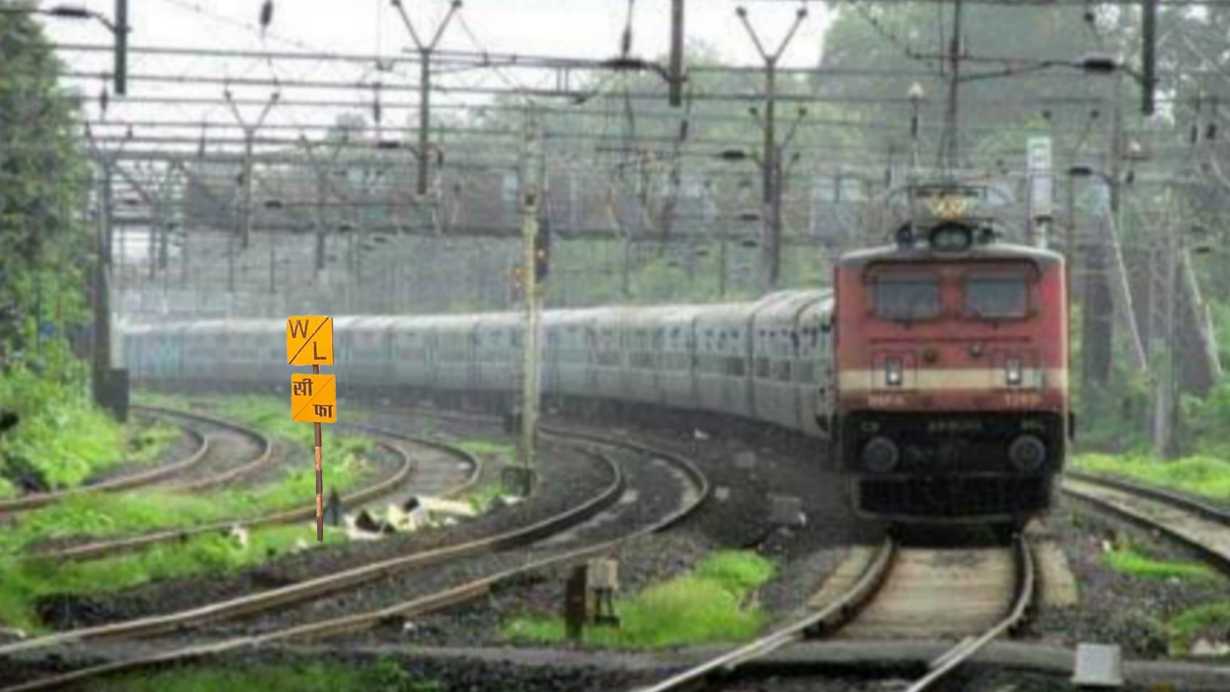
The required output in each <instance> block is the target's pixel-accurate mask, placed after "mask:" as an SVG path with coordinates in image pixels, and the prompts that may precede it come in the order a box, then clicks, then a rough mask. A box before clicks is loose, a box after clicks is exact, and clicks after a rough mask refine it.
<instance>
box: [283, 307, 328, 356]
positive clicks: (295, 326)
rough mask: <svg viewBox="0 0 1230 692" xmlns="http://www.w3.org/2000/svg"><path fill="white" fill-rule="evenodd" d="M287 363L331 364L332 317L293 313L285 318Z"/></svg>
mask: <svg viewBox="0 0 1230 692" xmlns="http://www.w3.org/2000/svg"><path fill="white" fill-rule="evenodd" d="M286 363H287V364H288V365H333V318H331V317H325V316H323V315H295V316H293V317H288V318H286Z"/></svg>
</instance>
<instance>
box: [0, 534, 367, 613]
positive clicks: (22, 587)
mask: <svg viewBox="0 0 1230 692" xmlns="http://www.w3.org/2000/svg"><path fill="white" fill-rule="evenodd" d="M345 541H346V535H345V532H344V531H341V530H338V529H333V528H330V527H326V529H325V544H326V545H334V544H338V543H343V542H345ZM318 545H320V544H318V543H317V542H316V537H315V533H314V530H313V529H312V528H311V527H310V526H308V525H306V524H305V525H299V526H279V527H274V528H269V529H260V530H257V531H253V532H251V533H250V534H249V535H248V538H247V542H246V544H245V543H243V542H241V541H239V540H238V539H237V538H235V537H232V536H229V535H223V534H210V535H204V536H197V537H194V538H191V539H189V540H187V541H185V542H182V543H166V544H161V545H155V546H153V547H151V548H148V549H146V550H144V551H141V552H139V553H134V554H130V555H121V556H117V557H110V558H104V559H101V560H91V561H82V562H76V561H69V562H59V561H45V560H38V559H29V560H21V559H19V558H16V557H13V558H8V559H4V560H0V622H3V623H5V624H7V625H8V626H10V627H20V628H23V629H26V630H36V629H39V627H40V623H39V622H38V619H37V615H36V614H35V612H34V606H35V604H36V602H37V600H38V599H39V598H41V597H44V596H48V595H51V594H78V595H82V594H97V593H106V592H112V591H118V590H120V589H126V588H131V587H133V586H137V585H139V584H144V583H147V582H150V581H157V580H162V579H174V578H181V577H188V576H213V575H219V574H225V573H230V572H235V571H238V570H240V569H243V568H245V567H250V566H252V565H256V564H260V563H263V562H265V561H267V560H270V559H273V558H274V557H277V556H278V555H281V554H283V553H287V552H290V551H297V550H306V549H312V548H315V547H316V546H318Z"/></svg>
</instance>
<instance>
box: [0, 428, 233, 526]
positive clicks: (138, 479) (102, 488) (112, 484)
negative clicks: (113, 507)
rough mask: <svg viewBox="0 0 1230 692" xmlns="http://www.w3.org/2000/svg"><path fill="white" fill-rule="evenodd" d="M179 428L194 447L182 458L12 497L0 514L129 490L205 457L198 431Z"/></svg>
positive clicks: (206, 441)
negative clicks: (122, 473)
mask: <svg viewBox="0 0 1230 692" xmlns="http://www.w3.org/2000/svg"><path fill="white" fill-rule="evenodd" d="M182 430H183V432H185V433H187V434H188V435H189V436H190V437H192V438H194V439H195V441H196V443H195V449H194V450H193V451H192V453H191V454H189V455H188V456H187V457H185V458H184V459H181V460H179V461H175V462H172V463H170V464H164V465H162V466H159V467H158V468H154V469H149V470H146V471H141V472H139V473H131V474H125V475H123V476H117V477H116V478H112V479H110V480H106V481H102V482H101V483H92V484H90V485H83V486H81V487H77V488H69V489H68V490H60V491H57V492H51V493H34V494H30V495H23V496H21V497H18V498H14V499H12V500H4V501H0V515H2V514H15V513H17V512H25V511H28V510H31V509H35V508H38V507H44V506H46V505H49V504H52V503H54V502H59V501H61V500H63V499H65V498H68V497H76V496H78V495H91V494H94V493H114V492H118V491H120V490H129V489H131V488H136V487H138V486H142V485H150V484H152V483H156V482H158V481H160V480H163V479H164V478H167V477H168V476H173V475H175V474H177V473H180V472H181V471H188V470H191V469H192V468H193V467H195V466H196V465H197V463H199V462H200V461H201V459H204V458H205V454H206V453H207V452H208V451H209V439H208V438H207V437H205V436H204V435H202V434H201V433H200V432H199V431H197V430H193V429H192V428H188V427H184V428H182Z"/></svg>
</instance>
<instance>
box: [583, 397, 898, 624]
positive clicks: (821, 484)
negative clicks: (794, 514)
mask: <svg viewBox="0 0 1230 692" xmlns="http://www.w3.org/2000/svg"><path fill="white" fill-rule="evenodd" d="M626 413H627V412H625V415H624V416H622V417H621V418H620V423H621V424H625V423H626V424H627V425H628V426H629V428H628V429H635V430H636V431H637V433H636V434H637V436H638V437H640V438H643V439H646V440H648V441H651V442H652V443H654V444H657V445H660V446H662V447H663V448H666V449H669V450H673V451H675V452H677V453H679V454H681V455H683V456H686V457H688V458H691V459H692V460H693V461H695V462H696V463H697V465H698V466H699V467H700V468H701V470H702V471H704V473H705V475H706V476H707V477H708V478H709V482H710V484H711V486H712V490H711V492H712V495H711V498H710V501H709V502H708V503H707V504H706V506H704V507H702V508H701V510H700V511H699V512H697V513H695V514H694V515H692V516H690V517H688V518H687V519H685V520H684V521H683V522H682V523H681V524H679V525H677V526H676V527H674V528H673V529H672V531H671V532H672V533H680V532H682V533H685V534H693V535H694V538H695V540H696V541H697V543H698V544H699V545H706V546H710V547H711V548H754V549H756V550H757V551H758V552H759V553H760V554H762V555H764V556H766V557H770V558H773V559H774V560H775V561H776V562H777V565H778V574H777V575H776V576H775V577H774V579H773V580H772V581H770V582H769V583H768V584H766V585H765V586H764V587H762V589H761V592H760V600H761V603H762V605H763V606H764V607H765V608H766V610H768V611H769V612H773V613H778V614H780V615H781V616H782V617H788V616H789V613H790V612H791V611H794V610H796V609H797V608H799V607H801V606H803V605H804V604H805V603H806V601H807V599H808V598H809V597H810V596H811V594H813V593H814V592H815V591H816V590H817V589H818V588H819V586H820V584H821V583H823V581H824V579H825V578H826V577H827V576H828V575H829V574H830V573H831V572H832V570H833V569H834V568H835V567H836V566H837V564H838V563H839V562H840V561H841V559H842V558H843V557H844V556H845V554H846V549H847V546H849V545H850V544H852V543H875V542H878V541H879V540H880V537H881V535H882V529H881V528H880V527H879V526H877V525H876V524H875V523H872V522H865V521H862V520H859V519H857V518H855V517H852V516H851V514H850V512H849V509H848V506H847V504H846V500H845V497H844V483H843V481H842V480H841V478H840V476H839V475H838V474H836V473H835V471H834V469H833V467H832V465H831V464H830V463H829V459H828V450H827V446H826V444H825V442H824V441H822V440H818V439H815V438H809V437H806V436H804V435H801V434H797V433H792V432H790V431H787V430H783V429H780V428H777V427H774V426H769V425H764V424H763V423H756V422H752V421H746V420H742V419H738V418H731V417H722V416H701V415H696V414H682V413H672V412H663V411H653V412H650V413H643V414H637V413H633V415H626ZM601 415H609V412H605V413H603V414H601ZM594 427H595V428H597V427H599V426H596V425H595V426H594ZM607 432H608V433H615V432H623V429H616V430H610V429H609V428H608V429H607ZM698 432H699V433H700V435H698V434H697V433H698ZM702 437H703V438H707V439H699V438H702ZM753 459H754V462H753V461H752V460H753ZM770 495H781V496H790V497H796V498H798V499H799V500H801V502H802V508H803V512H804V514H805V515H806V525H805V526H803V527H795V528H785V527H775V526H774V525H773V524H771V523H770V521H769V519H770V517H769V514H770V500H769V496H770ZM723 498H725V499H723ZM622 568H623V566H622V565H621V569H622ZM667 576H670V575H663V577H667Z"/></svg>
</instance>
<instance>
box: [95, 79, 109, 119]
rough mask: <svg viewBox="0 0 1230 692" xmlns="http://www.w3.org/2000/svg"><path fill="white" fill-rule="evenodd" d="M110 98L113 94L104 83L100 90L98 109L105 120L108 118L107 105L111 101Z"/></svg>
mask: <svg viewBox="0 0 1230 692" xmlns="http://www.w3.org/2000/svg"><path fill="white" fill-rule="evenodd" d="M110 100H111V96H110V95H109V94H108V93H107V85H106V84H104V85H103V88H102V90H101V91H99V92H98V110H99V112H100V113H101V114H102V117H103V119H104V120H105V119H106V118H107V105H108V104H109V103H110Z"/></svg>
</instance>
